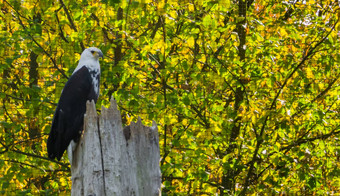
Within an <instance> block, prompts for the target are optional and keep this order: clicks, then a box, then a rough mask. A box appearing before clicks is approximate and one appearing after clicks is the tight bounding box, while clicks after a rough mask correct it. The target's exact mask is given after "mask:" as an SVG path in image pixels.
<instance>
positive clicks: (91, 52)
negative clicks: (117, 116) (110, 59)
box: [73, 47, 103, 73]
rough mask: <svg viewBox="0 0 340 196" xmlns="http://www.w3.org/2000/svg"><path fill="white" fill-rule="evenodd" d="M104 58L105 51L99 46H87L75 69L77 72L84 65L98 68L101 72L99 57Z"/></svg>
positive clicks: (92, 68)
mask: <svg viewBox="0 0 340 196" xmlns="http://www.w3.org/2000/svg"><path fill="white" fill-rule="evenodd" d="M100 57H101V58H103V53H102V51H101V50H100V49H99V48H96V47H89V48H86V49H85V50H84V51H83V52H82V53H81V55H80V59H79V63H78V66H77V67H76V69H75V70H74V71H73V73H75V72H76V71H78V70H79V69H80V68H81V67H82V66H86V67H87V68H88V69H90V70H98V71H99V72H100V66H99V58H100Z"/></svg>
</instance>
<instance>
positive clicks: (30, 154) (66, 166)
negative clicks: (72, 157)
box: [10, 149, 71, 171]
mask: <svg viewBox="0 0 340 196" xmlns="http://www.w3.org/2000/svg"><path fill="white" fill-rule="evenodd" d="M10 150H11V151H13V152H16V153H18V154H23V155H26V156H30V157H34V158H38V159H43V160H46V161H52V162H54V163H57V164H59V165H61V166H63V167H65V168H67V169H68V171H71V170H70V167H69V165H68V164H65V163H62V162H59V161H55V160H51V159H49V158H47V157H43V156H39V155H36V154H32V153H27V152H22V151H20V150H16V149H10Z"/></svg>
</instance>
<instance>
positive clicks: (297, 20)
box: [0, 0, 340, 195]
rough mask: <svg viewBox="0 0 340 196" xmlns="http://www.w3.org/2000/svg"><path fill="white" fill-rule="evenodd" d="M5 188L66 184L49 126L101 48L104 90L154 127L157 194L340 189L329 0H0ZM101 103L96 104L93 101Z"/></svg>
mask: <svg viewBox="0 0 340 196" xmlns="http://www.w3.org/2000/svg"><path fill="white" fill-rule="evenodd" d="M0 10H1V12H0V18H1V19H0V44H1V47H0V84H1V86H0V98H1V99H0V101H1V102H0V194H14V193H15V194H24V195H25V194H27V195H30V194H33V195H36V194H40V195H41V194H69V193H70V188H71V179H70V166H69V163H68V160H67V157H66V156H64V158H63V159H62V160H61V162H57V161H51V160H48V158H47V150H46V139H47V136H48V133H49V130H50V127H51V121H52V117H53V112H54V110H55V107H56V103H57V101H58V99H59V96H60V93H61V90H62V88H63V86H64V83H65V82H66V81H67V78H68V77H69V76H70V75H71V73H72V71H73V70H74V68H75V67H76V65H77V61H78V60H79V56H80V53H81V52H82V50H83V49H84V48H86V47H90V46H96V47H98V48H100V49H101V50H102V51H103V53H104V55H105V58H104V59H103V60H102V61H101V69H102V74H101V86H100V89H101V94H100V98H99V100H98V103H97V108H98V110H100V106H101V105H104V106H108V104H109V98H110V97H111V96H113V97H114V98H115V99H116V100H117V103H118V106H119V109H120V110H121V112H122V118H123V121H124V123H125V124H129V123H130V122H131V121H136V119H137V118H138V116H140V117H141V118H142V120H143V122H145V123H149V124H150V125H151V122H152V120H155V121H156V122H157V124H158V128H159V134H160V150H161V160H160V164H161V170H162V182H163V188H162V193H163V195H215V194H216V193H217V194H219V195H229V194H241V195H244V194H250V193H260V192H263V193H268V194H293V193H302V194H338V193H339V192H340V188H339V184H340V177H339V176H340V169H339V168H340V155H339V153H340V143H339V136H340V119H339V116H340V114H339V112H340V97H339V95H340V94H339V92H340V80H339V77H340V65H339V62H340V53H339V48H340V42H339V38H340V25H339V18H340V5H339V2H338V1H331V0H324V1H321V0H317V1H286V2H279V1H262V0H259V1H257V0H246V1H242V0H239V1H230V0H221V1H219V0H208V1H190V0H189V1H173V0H169V1H164V0H143V1H131V0H129V1H121V2H118V1H117V2H116V1H112V0H102V1H99V2H98V1H91V0H89V1H66V0H59V1H49V0H40V1H37V0H29V1H17V0H2V1H1V2H0ZM99 112H100V111H99Z"/></svg>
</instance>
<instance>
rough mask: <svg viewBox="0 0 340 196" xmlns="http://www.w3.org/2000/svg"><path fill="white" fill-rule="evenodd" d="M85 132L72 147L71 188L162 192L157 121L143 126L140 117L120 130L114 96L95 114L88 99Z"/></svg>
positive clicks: (110, 195)
mask: <svg viewBox="0 0 340 196" xmlns="http://www.w3.org/2000/svg"><path fill="white" fill-rule="evenodd" d="M86 108H87V110H86V114H85V117H84V133H83V136H82V137H81V138H80V140H79V142H78V144H77V147H76V149H75V150H74V151H73V156H72V157H73V158H72V165H71V172H72V192H71V194H72V195H74V196H78V195H86V196H88V195H96V196H102V195H104V196H105V195H106V196H114V195H117V196H125V195H126V196H130V195H136V196H153V195H160V194H161V172H160V166H159V160H160V153H159V138H158V130H157V125H156V123H155V122H153V125H152V127H146V126H144V125H143V124H142V123H141V119H140V118H139V119H138V121H137V123H134V122H132V123H131V124H130V126H128V127H125V128H124V131H123V127H122V121H121V116H120V112H119V110H118V109H117V104H116V101H115V100H114V99H111V106H110V107H109V108H108V109H107V108H104V107H102V110H101V115H99V116H98V115H97V112H96V108H95V104H94V102H93V101H92V102H87V104H86Z"/></svg>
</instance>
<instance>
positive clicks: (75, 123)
mask: <svg viewBox="0 0 340 196" xmlns="http://www.w3.org/2000/svg"><path fill="white" fill-rule="evenodd" d="M99 57H103V53H102V51H101V50H100V49H98V48H95V47H90V48H87V49H85V50H84V51H83V53H82V54H81V56H80V60H79V63H78V66H77V67H76V69H75V70H74V71H73V73H72V75H71V77H70V78H69V80H68V81H67V82H66V84H65V87H64V89H63V90H62V92H61V96H60V99H59V103H58V105H57V109H56V110H55V113H54V117H53V122H52V127H51V132H50V135H49V137H48V140H47V152H48V157H49V158H50V159H55V158H57V160H58V161H60V159H61V157H62V156H63V154H64V152H65V150H66V149H67V147H68V146H69V144H70V142H71V141H72V140H73V141H74V142H78V140H79V137H80V135H81V132H82V130H83V123H84V114H85V112H86V102H87V101H88V100H90V101H91V100H94V102H95V103H96V102H97V99H98V96H99V80H100V65H99Z"/></svg>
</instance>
